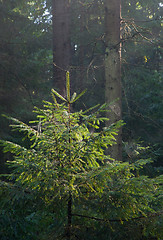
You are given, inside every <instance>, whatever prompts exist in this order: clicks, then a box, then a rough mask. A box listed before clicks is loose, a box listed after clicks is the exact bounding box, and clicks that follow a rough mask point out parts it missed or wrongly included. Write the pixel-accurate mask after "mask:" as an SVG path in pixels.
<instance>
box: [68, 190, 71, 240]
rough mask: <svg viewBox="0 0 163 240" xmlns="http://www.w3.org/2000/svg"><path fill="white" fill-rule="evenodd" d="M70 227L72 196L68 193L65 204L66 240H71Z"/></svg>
mask: <svg viewBox="0 0 163 240" xmlns="http://www.w3.org/2000/svg"><path fill="white" fill-rule="evenodd" d="M71 225H72V196H71V193H70V196H69V200H68V204H67V240H70V239H71Z"/></svg>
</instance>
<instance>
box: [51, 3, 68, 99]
mask: <svg viewBox="0 0 163 240" xmlns="http://www.w3.org/2000/svg"><path fill="white" fill-rule="evenodd" d="M69 2H70V1H69V0H53V1H52V3H53V5H52V6H53V10H52V14H53V78H54V86H55V88H57V90H58V92H59V93H60V94H62V95H63V96H65V93H66V91H65V83H66V70H68V68H69V65H70V53H71V44H70V3H69Z"/></svg>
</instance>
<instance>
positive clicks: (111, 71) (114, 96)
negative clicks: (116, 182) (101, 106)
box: [105, 0, 122, 160]
mask: <svg viewBox="0 0 163 240" xmlns="http://www.w3.org/2000/svg"><path fill="white" fill-rule="evenodd" d="M120 12H121V4H120V0H105V31H106V57H105V81H106V82H105V84H106V85H105V99H106V103H107V104H109V109H110V110H111V112H108V113H107V116H108V117H109V119H110V120H109V125H110V124H112V123H115V122H117V121H119V120H120V119H121V63H120V59H121V46H120V21H121V20H120ZM121 135H122V133H121V130H120V132H119V134H118V136H117V138H116V140H117V144H116V145H114V146H113V147H111V148H110V149H109V154H110V155H111V157H112V158H114V159H116V160H121V158H122V137H121Z"/></svg>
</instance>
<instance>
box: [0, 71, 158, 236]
mask: <svg viewBox="0 0 163 240" xmlns="http://www.w3.org/2000/svg"><path fill="white" fill-rule="evenodd" d="M66 79H67V82H66V89H67V97H66V98H65V97H63V96H61V95H60V94H59V93H58V92H56V91H55V90H54V89H52V93H51V94H52V99H53V102H47V101H44V108H43V109H40V108H36V107H35V110H34V112H35V113H36V114H37V120H35V121H31V122H30V124H29V125H27V124H25V123H23V122H21V121H19V120H17V119H14V118H9V119H10V120H11V121H12V125H11V126H12V128H13V129H14V130H18V131H20V132H21V133H22V134H23V135H24V136H25V137H26V138H27V142H29V143H28V147H24V146H23V147H22V146H21V145H18V144H16V143H13V142H9V141H1V144H2V145H3V147H4V151H5V152H11V153H12V154H13V157H14V160H13V161H10V162H9V165H10V166H11V168H12V173H11V174H10V175H9V180H10V181H9V182H8V183H7V182H3V181H1V182H0V184H1V192H0V196H1V204H0V205H1V206H2V207H0V212H1V215H2V221H0V225H1V229H2V230H1V233H0V237H1V239H3V240H4V239H20V238H21V239H45V236H48V239H67V240H70V239H78V238H79V239H80V238H81V239H86V238H87V237H88V239H89V237H93V238H94V239H98V237H96V236H98V234H99V233H98V232H99V231H101V229H103V234H104V236H103V237H104V238H106V236H108V234H110V233H111V232H112V231H111V230H107V231H106V224H109V226H111V225H110V224H111V223H115V222H117V223H118V225H120V223H123V222H125V221H128V220H131V219H136V218H138V219H139V218H142V216H143V217H144V218H146V217H147V216H148V214H149V213H150V214H155V212H156V210H159V198H158V196H160V187H159V181H160V178H158V179H149V178H148V177H146V176H139V169H141V168H142V167H143V166H144V165H145V164H148V162H150V160H149V159H138V160H137V161H135V162H134V163H131V164H130V163H128V162H120V161H117V160H114V159H112V158H111V157H110V156H109V155H107V154H106V151H105V150H106V149H107V148H108V146H112V145H113V144H116V141H115V136H116V135H117V132H118V129H119V127H121V126H122V124H123V123H122V122H121V121H119V122H117V123H115V124H112V125H111V126H109V127H105V125H104V123H105V122H106V121H108V119H107V118H106V117H104V115H105V114H104V113H105V107H106V106H105V105H102V106H95V107H93V108H91V109H89V110H87V111H82V110H80V111H79V112H73V111H72V104H73V103H74V102H75V101H77V100H78V99H79V98H80V97H81V96H82V95H83V94H84V92H85V91H83V92H82V93H81V94H79V95H77V94H76V93H74V94H73V95H72V97H71V94H70V78H69V72H67V74H66ZM57 99H59V101H57ZM26 145H27V144H26ZM156 200H157V208H158V209H156V208H155V206H156V205H155V201H156ZM160 201H161V200H160ZM85 219H86V220H88V221H87V222H86V221H85ZM22 221H23V224H22ZM99 221H100V222H103V223H104V226H103V227H102V228H101V227H100V228H98V227H97V226H96V222H99ZM4 222H6V223H7V224H4ZM34 226H35V227H34ZM86 228H87V231H86ZM9 229H12V231H9ZM107 229H108V228H107ZM109 229H110V228H109ZM39 232H41V233H40V234H39ZM105 232H106V235H105ZM42 236H44V238H42ZM83 237H84V238H83ZM90 239H91V238H90Z"/></svg>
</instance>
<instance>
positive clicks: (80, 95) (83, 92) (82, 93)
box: [73, 89, 87, 102]
mask: <svg viewBox="0 0 163 240" xmlns="http://www.w3.org/2000/svg"><path fill="white" fill-rule="evenodd" d="M86 91H87V89H85V90H84V91H82V92H81V93H80V94H79V95H78V96H77V97H76V98H75V99H74V101H73V102H76V101H77V100H78V99H79V98H80V97H82V96H83V95H84V94H85V93H86Z"/></svg>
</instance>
